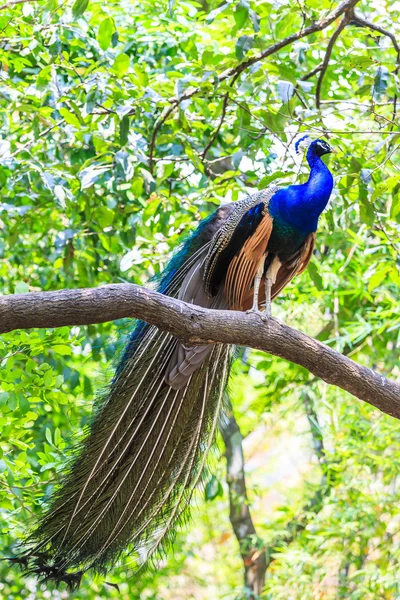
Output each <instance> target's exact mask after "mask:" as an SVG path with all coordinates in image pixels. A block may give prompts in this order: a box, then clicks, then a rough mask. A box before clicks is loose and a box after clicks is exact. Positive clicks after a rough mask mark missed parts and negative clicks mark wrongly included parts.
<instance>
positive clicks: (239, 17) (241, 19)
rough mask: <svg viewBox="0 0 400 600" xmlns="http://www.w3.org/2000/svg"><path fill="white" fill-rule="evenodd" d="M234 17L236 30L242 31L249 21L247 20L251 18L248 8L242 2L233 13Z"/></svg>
mask: <svg viewBox="0 0 400 600" xmlns="http://www.w3.org/2000/svg"><path fill="white" fill-rule="evenodd" d="M233 16H234V18H235V23H236V28H237V29H241V28H242V27H243V25H244V24H245V23H246V21H247V18H248V16H249V9H248V8H247V7H246V6H244V4H243V3H242V2H239V4H238V5H237V7H236V10H235V11H234V13H233Z"/></svg>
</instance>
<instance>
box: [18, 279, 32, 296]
mask: <svg viewBox="0 0 400 600" xmlns="http://www.w3.org/2000/svg"><path fill="white" fill-rule="evenodd" d="M15 293H16V294H28V293H29V285H28V284H27V283H25V281H18V283H17V284H16V286H15Z"/></svg>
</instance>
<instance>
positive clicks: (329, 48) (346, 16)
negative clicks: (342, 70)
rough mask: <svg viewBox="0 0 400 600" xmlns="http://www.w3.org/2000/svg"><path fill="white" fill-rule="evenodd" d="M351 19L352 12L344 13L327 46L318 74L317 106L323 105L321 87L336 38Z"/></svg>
mask: <svg viewBox="0 0 400 600" xmlns="http://www.w3.org/2000/svg"><path fill="white" fill-rule="evenodd" d="M349 21H350V13H349V12H346V13H345V14H344V15H343V18H342V20H341V21H340V23H339V26H338V28H337V29H336V30H335V32H334V34H333V35H332V37H331V39H330V40H329V44H328V46H327V48H326V52H325V56H324V60H323V63H322V66H321V68H320V69H319V76H318V81H317V87H316V90H315V104H316V107H317V108H320V107H321V87H322V81H323V79H324V75H325V73H326V70H327V68H328V66H329V61H330V59H331V55H332V50H333V47H334V45H335V43H336V40H337V39H338V37H339V35H340V34H341V32H342V31H343V29H344V28H345V27H346V25H348V23H349ZM314 70H315V69H314Z"/></svg>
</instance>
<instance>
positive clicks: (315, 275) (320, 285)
mask: <svg viewBox="0 0 400 600" xmlns="http://www.w3.org/2000/svg"><path fill="white" fill-rule="evenodd" d="M307 270H308V273H309V275H310V277H311V279H312V281H313V283H314V285H315V287H316V288H317V290H323V289H324V282H323V279H322V277H321V275H320V274H319V272H318V269H317V267H316V266H315V264H314V263H313V262H309V263H308V267H307Z"/></svg>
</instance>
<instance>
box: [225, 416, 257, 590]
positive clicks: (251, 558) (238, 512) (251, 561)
mask: <svg viewBox="0 0 400 600" xmlns="http://www.w3.org/2000/svg"><path fill="white" fill-rule="evenodd" d="M220 430H221V434H222V437H223V440H224V444H225V448H226V452H225V455H226V470H227V478H226V480H227V483H228V487H229V520H230V522H231V524H232V528H233V531H234V533H235V536H236V539H237V541H238V542H239V547H240V555H241V557H242V559H243V564H244V583H245V586H246V588H247V589H248V591H249V592H250V595H249V596H246V598H248V600H254V598H255V597H258V596H259V595H261V592H262V590H263V587H264V583H265V571H266V556H265V551H263V549H262V545H261V544H259V545H258V546H257V545H256V543H255V542H256V540H257V533H256V529H255V527H254V523H253V520H252V518H251V514H250V508H249V504H248V498H247V489H246V480H245V474H244V456H243V447H242V442H243V436H242V434H241V431H240V429H239V425H238V424H237V421H236V419H235V416H234V414H233V412H232V407H231V406H229V408H228V411H227V414H226V415H225V419H224V420H223V422H222V425H221V427H220Z"/></svg>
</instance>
